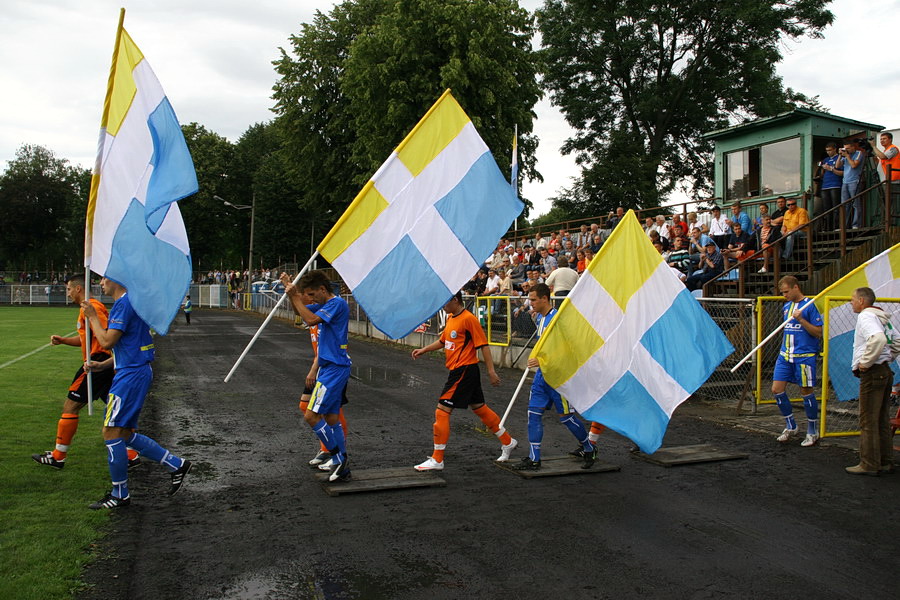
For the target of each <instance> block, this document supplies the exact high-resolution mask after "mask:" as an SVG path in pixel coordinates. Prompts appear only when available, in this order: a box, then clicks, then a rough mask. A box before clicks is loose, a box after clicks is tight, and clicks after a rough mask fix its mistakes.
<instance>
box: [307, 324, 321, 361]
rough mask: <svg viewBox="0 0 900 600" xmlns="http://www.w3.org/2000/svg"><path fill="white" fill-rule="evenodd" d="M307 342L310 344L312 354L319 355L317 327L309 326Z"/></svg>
mask: <svg viewBox="0 0 900 600" xmlns="http://www.w3.org/2000/svg"><path fill="white" fill-rule="evenodd" d="M309 341H311V342H312V347H313V353H314V354H315V355H316V356H318V355H319V325H318V324H316V325H310V326H309Z"/></svg>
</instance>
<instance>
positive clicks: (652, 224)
mask: <svg viewBox="0 0 900 600" xmlns="http://www.w3.org/2000/svg"><path fill="white" fill-rule="evenodd" d="M651 231H656V221H654V220H653V217H647V218H645V219H644V233H646V234H647V236H648V237H649V236H650V232H651ZM657 233H658V232H657Z"/></svg>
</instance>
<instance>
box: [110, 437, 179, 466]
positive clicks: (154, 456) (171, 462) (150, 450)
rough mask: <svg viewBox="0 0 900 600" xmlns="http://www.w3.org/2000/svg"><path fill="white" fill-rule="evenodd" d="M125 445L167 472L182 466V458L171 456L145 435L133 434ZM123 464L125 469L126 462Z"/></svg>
mask: <svg viewBox="0 0 900 600" xmlns="http://www.w3.org/2000/svg"><path fill="white" fill-rule="evenodd" d="M127 443H128V445H129V446H131V447H132V448H134V449H135V450H137V451H138V452H140V453H141V455H143V456H146V457H147V458H149V459H150V460H154V461H156V462H158V463H159V464H161V465H162V466H164V467H165V468H166V469H168V470H169V472H172V471H176V470H178V469H180V468H181V465H183V464H184V459H183V458H179V457H177V456H175V455H174V454H171V453H170V452H169V451H168V450H166V449H165V448H163V447H162V446H160V445H159V444H157V443H156V440H153V439H152V438H148V437H147V436H146V435H141V434H140V433H133V434H132V435H131V439H129V440H128V442H127ZM125 462H126V469H127V463H128V461H127V460H126V461H125Z"/></svg>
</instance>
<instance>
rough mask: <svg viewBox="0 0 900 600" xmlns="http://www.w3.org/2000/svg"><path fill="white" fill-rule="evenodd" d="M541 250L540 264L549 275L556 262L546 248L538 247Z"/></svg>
mask: <svg viewBox="0 0 900 600" xmlns="http://www.w3.org/2000/svg"><path fill="white" fill-rule="evenodd" d="M540 251H541V266H543V267H544V273H545V274H547V275H549V274H550V273H551V272H552V271H553V269H555V268H556V265H557V262H556V257H554V256H551V255H550V252H548V251H547V249H546V248H540Z"/></svg>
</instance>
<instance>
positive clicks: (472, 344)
mask: <svg viewBox="0 0 900 600" xmlns="http://www.w3.org/2000/svg"><path fill="white" fill-rule="evenodd" d="M440 340H441V341H442V342H443V343H444V358H445V360H446V364H447V368H448V369H450V370H451V371H452V370H453V369H458V368H459V367H464V366H466V365H474V364H477V363H478V355H477V354H475V351H476V350H478V349H479V348H481V347H482V346H487V337H485V335H484V330H483V329H482V328H481V324H480V323H479V322H478V319H477V318H476V317H475V315H473V314H472V313H470V312H469V311H467V310H463V311H462V312H461V313H459V314H458V315H456V316H453V315H450V316H448V318H447V326H446V327H444V331H443V332H442V333H441V337H440Z"/></svg>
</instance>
